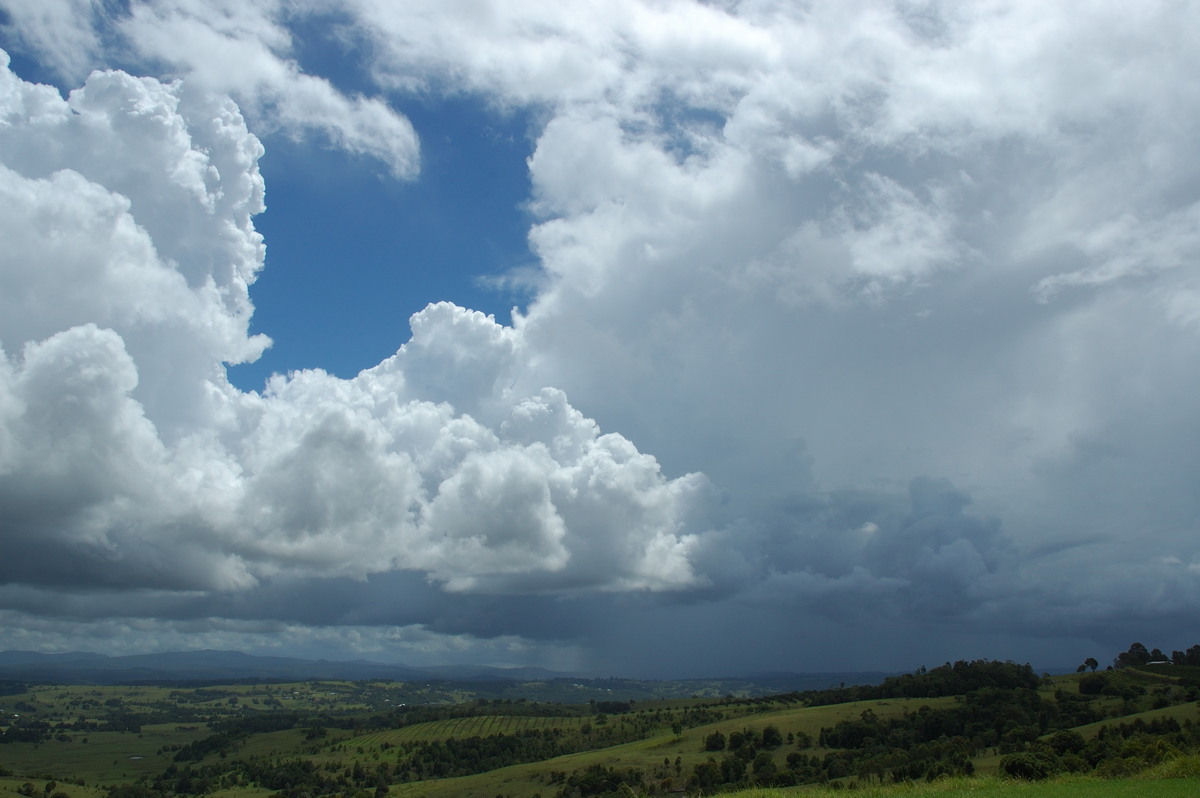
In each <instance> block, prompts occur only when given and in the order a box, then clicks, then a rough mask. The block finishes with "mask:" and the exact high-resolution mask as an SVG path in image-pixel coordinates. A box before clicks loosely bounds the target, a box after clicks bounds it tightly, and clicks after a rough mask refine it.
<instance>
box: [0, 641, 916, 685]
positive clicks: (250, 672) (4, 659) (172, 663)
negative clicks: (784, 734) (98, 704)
mask: <svg viewBox="0 0 1200 798" xmlns="http://www.w3.org/2000/svg"><path fill="white" fill-rule="evenodd" d="M891 675H893V674H891V673H885V672H852V673H760V674H750V675H747V676H741V677H726V678H713V679H679V680H669V681H668V680H646V679H603V680H596V679H590V678H588V677H585V676H582V675H580V674H571V673H562V672H556V671H550V670H546V669H544V668H536V667H520V668H499V667H489V666H486V665H444V666H436V667H427V668H416V667H411V666H408V665H399V664H388V663H382V662H371V661H368V660H348V661H339V660H325V659H317V660H310V659H300V658H296V657H273V656H255V655H251V654H246V653H244V652H241V651H213V650H201V651H170V652H163V653H159V654H130V655H125V656H107V655H104V654H94V653H91V652H85V651H72V652H67V653H58V654H45V653H41V652H36V651H0V680H4V681H19V682H55V683H66V684H98V685H105V684H146V683H154V682H172V683H182V682H191V683H207V684H220V683H229V682H237V681H303V680H308V679H339V680H349V681H360V680H368V679H385V680H393V681H402V682H475V683H479V682H531V681H550V680H568V679H569V680H576V681H583V682H596V683H600V682H603V683H606V684H613V683H621V684H623V685H627V686H632V685H635V684H636V685H640V686H641V687H642V689H641V690H636V691H634V692H636V693H641V692H643V691H645V692H647V693H657V692H659V691H658V690H655V689H653V687H652V685H655V684H660V685H663V686H664V688H665V686H666V685H668V684H669V685H670V686H671V687H670V689H664V690H663V692H665V693H671V694H680V693H686V692H688V691H689V690H692V691H694V692H697V693H699V692H706V693H710V694H711V693H712V692H713V691H714V690H715V691H719V692H720V693H725V692H733V693H740V694H743V695H745V694H750V695H763V694H768V693H784V692H790V691H794V690H796V691H798V690H816V689H823V688H826V687H830V686H836V685H838V684H846V685H856V684H876V683H878V682H881V681H882V680H883V679H884V678H885V677H886V676H891Z"/></svg>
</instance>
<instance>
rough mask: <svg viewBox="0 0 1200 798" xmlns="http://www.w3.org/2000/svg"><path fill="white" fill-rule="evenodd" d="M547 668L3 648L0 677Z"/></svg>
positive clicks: (435, 674) (476, 673)
mask: <svg viewBox="0 0 1200 798" xmlns="http://www.w3.org/2000/svg"><path fill="white" fill-rule="evenodd" d="M567 676H569V674H565V673H554V672H552V671H548V670H544V669H542V668H491V667H487V666H473V665H459V666H456V665H451V666H443V667H433V668H412V667H409V666H407V665H391V664H387V663H381V662H369V661H367V660H351V661H330V660H323V659H321V660H308V659H298V658H294V657H259V656H253V655H250V654H245V653H243V652H241V651H212V650H203V651H171V652H165V653H161V654H131V655H127V656H119V657H110V656H105V655H104V654H92V653H90V652H84V651H72V652H69V653H65V654H42V653H39V652H36V651H0V679H9V680H17V681H46V682H87V683H95V684H117V683H125V682H151V681H204V682H221V681H226V682H227V681H241V680H247V679H262V680H284V681H296V680H303V679H347V680H361V679H392V680H396V681H410V682H411V681H441V680H445V681H492V680H513V681H528V680H532V679H552V678H565V677H567Z"/></svg>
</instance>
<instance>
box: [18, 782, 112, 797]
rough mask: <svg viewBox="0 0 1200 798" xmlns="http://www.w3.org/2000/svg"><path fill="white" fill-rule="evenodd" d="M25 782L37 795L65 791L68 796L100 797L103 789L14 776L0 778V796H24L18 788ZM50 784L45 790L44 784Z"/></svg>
mask: <svg viewBox="0 0 1200 798" xmlns="http://www.w3.org/2000/svg"><path fill="white" fill-rule="evenodd" d="M25 784H32V785H33V789H34V792H35V793H36V794H37V795H41V796H45V795H53V794H55V793H60V792H62V793H66V794H67V795H68V796H70V798H101V796H103V795H104V791H103V790H100V789H98V788H95V787H80V786H78V785H76V784H67V783H65V782H61V781H56V782H51V781H47V780H46V779H25V778H15V777H4V778H0V798H25V796H23V795H22V794H21V793H19V792H18V790H20V789H21V787H22V786H23V785H25ZM47 785H52V786H51V789H50V792H46V786H47Z"/></svg>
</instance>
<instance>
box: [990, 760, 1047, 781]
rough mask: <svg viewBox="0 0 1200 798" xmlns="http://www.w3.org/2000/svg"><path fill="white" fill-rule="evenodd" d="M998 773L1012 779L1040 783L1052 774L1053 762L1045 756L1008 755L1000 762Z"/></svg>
mask: <svg viewBox="0 0 1200 798" xmlns="http://www.w3.org/2000/svg"><path fill="white" fill-rule="evenodd" d="M1000 771H1001V772H1002V773H1004V775H1006V776H1009V777H1010V778H1014V779H1023V780H1025V781H1041V780H1042V779H1045V778H1049V777H1050V776H1051V775H1052V774H1053V773H1054V761H1053V760H1051V759H1050V757H1048V756H1046V755H1045V754H1036V753H1020V754H1009V755H1008V756H1006V757H1004V758H1003V759H1001V760H1000Z"/></svg>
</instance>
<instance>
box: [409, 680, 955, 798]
mask: <svg viewBox="0 0 1200 798" xmlns="http://www.w3.org/2000/svg"><path fill="white" fill-rule="evenodd" d="M954 701H955V699H954V698H934V699H930V698H905V699H887V700H883V701H856V702H851V703H846V704H832V705H829V706H822V707H800V706H796V705H791V706H788V707H783V708H777V709H771V710H769V711H766V712H761V713H756V714H753V715H747V716H743V717H738V718H732V719H730V720H723V721H718V722H716V723H710V724H706V725H703V726H696V727H694V728H691V729H685V730H684V731H683V733H682V734H681V735H680V736H679V737H676V736H675V735H674V734H673V733H672V732H671V731H670V730H664V731H663V732H662V733H660V734H657V735H654V736H652V737H648V738H646V739H644V740H638V741H636V742H632V743H626V744H624V745H616V746H611V747H609V748H601V749H597V750H594V751H583V752H580V753H576V754H568V755H566V756H561V757H556V758H554V759H547V760H544V761H541V762H534V763H530V764H524V765H513V766H511V767H507V768H501V769H499V770H493V771H490V772H488V773H480V774H477V775H474V776H462V777H459V778H453V779H440V780H430V781H421V782H415V783H412V784H393V785H391V788H390V791H389V795H390V796H428V797H429V798H443V796H444V797H445V798H451V797H452V796H459V797H461V798H493V797H494V796H495V795H497V794H502V795H505V796H512V797H513V798H532V796H533V795H535V794H541V795H542V796H548V795H553V794H554V793H556V792H557V791H558V785H553V784H549V783H548V781H547V774H548V773H549V772H550V771H555V770H557V771H562V772H565V773H567V774H570V773H571V772H573V771H575V770H582V769H584V768H586V767H589V766H590V765H595V764H603V765H606V766H608V767H613V768H621V769H626V768H636V769H638V770H641V771H643V772H644V773H645V774H646V775H647V777H648V778H651V779H654V780H659V779H661V778H669V779H672V780H673V781H674V782H675V783H677V784H679V785H682V784H683V783H684V781H685V780H686V779H687V777H688V776H689V775H690V774H691V772H692V769H693V768H694V767H695V766H696V765H698V764H700V763H702V762H704V761H705V760H706V759H707V758H708V757H710V756H711V757H715V758H718V759H719V758H720V757H722V756H724V753H723V752H708V751H704V750H703V749H704V738H705V737H707V736H708V735H710V734H712V733H713V732H714V731H720V732H721V733H722V734H725V735H726V736H728V735H729V734H730V733H731V732H735V731H741V730H743V729H747V728H750V729H755V730H761V729H762V728H763V727H765V726H775V727H776V728H777V729H779V731H780V733H781V734H782V735H783V736H784V737H785V738H786V737H787V735H788V733H789V732H792V733H796V732H805V733H806V734H808V735H809V736H810V737H812V739H813V740H814V741H815V740H816V738H817V735H818V734H819V733H820V730H821V728H822V727H823V726H832V725H833V724H835V723H837V722H838V721H840V720H848V719H851V718H857V717H859V716H860V715H861V714H862V713H863V712H865V711H866V710H868V709H870V710H871V711H872V712H874V713H875V714H876V715H878V716H879V717H881V718H887V717H894V716H896V715H901V714H903V713H904V712H905V711H910V712H911V711H914V710H916V709H918V708H920V707H922V706H930V707H937V706H946V705H949V704H952V703H953V702H954ZM795 750H797V749H796V747H795V746H794V745H784V746H782V747H780V748H779V749H777V750H776V751H775V752H774V756H775V758H776V760H777V764H779V765H781V766H782V765H783V763H784V762H785V760H786V757H787V755H788V754H789V753H791V752H792V751H795ZM823 751H824V749H817V748H814V749H811V751H810V753H816V754H820V753H823ZM676 759H678V760H679V768H678V770H676V767H675V760H676Z"/></svg>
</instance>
